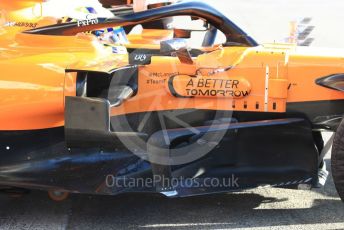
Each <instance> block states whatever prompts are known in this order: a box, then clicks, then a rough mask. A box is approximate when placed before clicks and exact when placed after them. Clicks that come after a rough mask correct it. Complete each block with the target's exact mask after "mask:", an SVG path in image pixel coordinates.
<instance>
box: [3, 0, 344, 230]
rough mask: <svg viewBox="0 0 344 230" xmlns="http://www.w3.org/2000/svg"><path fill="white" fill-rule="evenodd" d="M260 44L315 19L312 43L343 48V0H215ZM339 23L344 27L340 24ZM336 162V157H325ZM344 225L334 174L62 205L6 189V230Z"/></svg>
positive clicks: (79, 199)
mask: <svg viewBox="0 0 344 230" xmlns="http://www.w3.org/2000/svg"><path fill="white" fill-rule="evenodd" d="M208 2H210V3H212V4H214V5H215V6H216V7H217V8H219V9H220V10H222V11H223V12H224V13H225V14H226V15H228V17H230V18H231V19H233V21H235V22H236V23H237V24H239V25H240V26H241V27H242V28H244V29H245V30H246V31H247V32H248V33H249V34H250V35H252V36H253V37H255V38H256V40H258V41H259V42H273V41H282V40H283V39H284V38H285V37H287V36H288V23H289V21H291V20H295V19H297V18H300V17H312V18H313V23H314V25H315V26H316V28H315V30H314V31H313V33H312V34H311V36H313V37H314V38H315V41H314V43H313V46H322V47H341V48H342V47H344V33H343V32H342V30H341V28H342V26H343V25H342V22H343V21H344V20H343V19H344V14H343V9H344V1H341V0H336V1H335V0H330V1H320V0H314V1H307V0H291V1H281V0H260V1H258V0H246V1H242V0H235V1H232V0H231V1H227V0H226V1H220V0H212V1H208ZM338 28H339V30H337V29H338ZM326 165H327V168H328V169H329V168H330V156H329V155H327V157H326ZM246 228H249V229H254V230H258V229H259V230H260V229H288V230H292V229H344V204H343V203H342V202H341V201H340V199H339V198H338V195H337V193H336V191H335V188H334V184H333V181H332V179H331V176H330V177H329V180H328V181H327V184H326V185H325V187H323V188H318V189H313V190H286V189H275V188H264V189H255V190H248V191H243V192H239V193H229V194H220V195H207V196H199V197H192V198H180V199H167V198H164V197H162V196H159V195H137V194H126V195H120V196H115V197H111V196H89V195H72V196H71V197H70V198H69V199H68V200H66V201H64V202H61V203H56V202H53V201H51V200H50V199H49V198H48V197H47V194H46V193H45V192H38V191H35V192H32V193H30V194H28V195H25V196H23V197H22V198H19V199H13V198H9V197H8V196H6V195H3V194H1V195H0V229H82V230H84V229H246Z"/></svg>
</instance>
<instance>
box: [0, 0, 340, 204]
mask: <svg viewBox="0 0 344 230" xmlns="http://www.w3.org/2000/svg"><path fill="white" fill-rule="evenodd" d="M58 2H61V1H55V3H54V4H55V5H53V7H52V8H49V4H50V3H49V2H42V1H40V0H31V1H2V2H1V3H0V6H1V18H0V22H1V23H0V25H1V26H0V71H1V74H0V95H1V97H0V98H1V99H0V108H1V109H0V130H1V132H0V138H1V142H0V153H1V160H0V184H1V186H2V188H3V189H4V190H6V191H11V190H12V191H13V190H14V189H18V188H20V189H41V190H47V191H49V194H50V195H51V196H52V197H53V198H54V199H56V200H62V199H64V198H65V197H66V194H68V193H88V194H107V195H115V194H120V193H124V192H151V193H161V194H164V195H166V196H168V197H183V196H192V195H200V194H209V193H217V192H229V191H237V190H242V189H247V188H255V187H259V186H272V187H281V188H294V189H297V188H299V187H303V186H307V187H315V186H319V183H320V182H322V181H323V179H324V174H326V170H325V168H324V167H325V164H324V160H323V158H324V153H326V152H327V151H328V149H329V145H330V144H331V143H326V144H324V141H323V138H322V132H323V131H329V132H336V134H335V137H334V145H333V150H332V153H333V155H332V168H333V176H334V182H335V184H336V187H337V190H338V193H339V195H340V196H341V198H342V199H343V198H344V147H343V146H344V145H343V141H344V124H343V123H342V124H341V120H342V117H343V114H344V93H343V92H342V91H343V90H344V52H342V53H341V52H340V51H339V50H337V49H334V50H328V49H318V48H310V47H297V46H295V45H293V44H258V43H257V42H256V41H255V40H254V39H253V38H252V37H250V36H249V35H247V34H246V33H245V32H244V31H243V30H241V29H240V28H239V27H238V26H237V25H236V24H234V23H233V22H232V21H231V20H230V19H228V18H227V17H226V16H225V15H223V14H222V13H221V12H219V11H218V10H216V9H214V8H213V7H211V6H209V5H207V4H205V3H203V2H197V1H181V2H177V3H173V4H165V5H164V6H161V5H160V7H158V8H157V7H152V8H147V10H144V11H140V12H134V11H132V10H125V11H118V9H116V8H110V9H109V8H104V7H103V6H101V5H93V6H92V7H90V6H87V5H86V3H85V2H87V1H84V3H83V4H84V7H83V8H80V9H79V11H78V12H77V13H75V12H73V13H68V12H65V13H63V14H62V13H61V12H60V11H58V13H56V12H57V9H59V7H58ZM62 8H64V9H65V8H66V7H65V5H63V7H62ZM71 8H72V7H71ZM49 9H50V10H49ZM85 12H86V15H84V14H83V13H85ZM180 17H181V18H182V20H183V22H186V19H187V20H188V22H190V24H191V25H192V26H191V27H189V28H178V27H175V26H173V23H171V22H170V21H171V19H172V20H173V21H174V20H178V18H180ZM165 19H169V22H168V23H165V21H164V20H165ZM182 24H186V23H182ZM145 25H146V26H147V25H149V28H148V29H147V27H145ZM152 25H153V27H151V26H152ZM157 25H160V26H157ZM138 26H141V32H139V33H136V34H135V33H133V32H132V31H133V30H135V29H137V27H138ZM195 34H197V35H196V37H195ZM200 38H202V39H200ZM221 39H222V40H221Z"/></svg>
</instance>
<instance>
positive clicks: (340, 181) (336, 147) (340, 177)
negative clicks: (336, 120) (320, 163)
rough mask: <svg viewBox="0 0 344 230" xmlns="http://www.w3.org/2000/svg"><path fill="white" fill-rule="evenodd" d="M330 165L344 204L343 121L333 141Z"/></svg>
mask: <svg viewBox="0 0 344 230" xmlns="http://www.w3.org/2000/svg"><path fill="white" fill-rule="evenodd" d="M331 164H332V175H333V181H334V184H335V186H336V189H337V192H338V194H339V196H340V198H341V199H342V201H343V202H344V119H343V120H342V122H341V123H340V125H339V127H338V129H337V132H336V134H335V137H334V140H333V146H332V156H331Z"/></svg>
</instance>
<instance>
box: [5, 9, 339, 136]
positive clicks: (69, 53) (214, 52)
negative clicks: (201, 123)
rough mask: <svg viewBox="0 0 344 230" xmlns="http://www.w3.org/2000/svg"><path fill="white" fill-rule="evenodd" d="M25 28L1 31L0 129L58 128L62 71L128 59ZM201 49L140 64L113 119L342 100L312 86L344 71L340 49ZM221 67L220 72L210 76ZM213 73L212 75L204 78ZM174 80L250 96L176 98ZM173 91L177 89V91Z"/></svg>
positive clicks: (138, 44)
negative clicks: (234, 84) (230, 86)
mask: <svg viewBox="0 0 344 230" xmlns="http://www.w3.org/2000/svg"><path fill="white" fill-rule="evenodd" d="M36 4H39V3H36ZM7 7H8V6H7ZM13 7H14V8H17V7H19V6H14V5H13ZM9 15H10V16H11V17H18V18H20V20H26V18H25V17H24V16H23V15H21V16H18V12H17V11H16V10H13V11H10V13H9ZM7 16H8V15H7ZM12 19H13V18H11V20H12ZM5 20H7V19H5ZM28 20H29V22H31V23H36V22H37V23H38V24H37V26H41V25H45V24H51V23H54V21H55V19H51V18H34V19H33V18H31V19H30V18H29V19H28ZM0 22H1V21H0ZM27 29H28V28H26V27H21V26H18V27H14V26H4V25H2V26H0V70H1V75H0V107H1V110H0V130H31V129H44V128H52V127H59V126H63V125H64V97H65V96H74V95H75V93H76V86H75V85H76V73H66V69H78V70H91V71H100V72H109V71H111V70H113V69H116V68H118V67H122V66H126V65H128V55H126V54H123V55H118V54H113V53H112V51H111V47H105V46H104V45H103V44H102V43H101V42H100V41H99V40H97V39H96V38H95V37H93V35H85V34H78V35H77V36H47V35H32V34H24V33H21V31H24V30H27ZM171 32H172V31H161V30H149V31H148V30H147V31H144V34H142V35H132V36H129V40H130V41H131V44H129V45H128V46H127V47H128V48H151V49H157V48H158V47H159V42H158V41H160V40H164V39H167V38H170V37H171V36H172V35H173V34H172V33H171ZM155 40H158V41H157V42H154V41H155ZM203 50H204V51H207V52H206V53H204V54H202V55H199V56H198V57H197V58H193V61H194V64H191V65H190V64H183V63H181V62H180V61H179V59H178V58H177V57H172V56H171V57H166V56H153V57H152V60H151V64H150V65H146V66H140V67H139V78H138V86H139V87H138V93H137V94H136V96H135V97H133V98H131V99H129V100H127V101H126V102H125V103H124V104H122V105H121V106H119V107H115V108H113V109H112V111H111V112H112V115H119V114H127V113H137V112H146V111H156V110H173V109H186V108H190V109H212V110H235V111H254V112H285V111H286V105H287V103H288V102H307V101H322V100H343V99H344V94H343V93H342V92H339V91H335V90H331V89H328V88H324V87H321V86H318V85H316V84H315V80H316V79H317V78H320V77H323V76H327V75H331V74H335V73H344V52H343V53H341V54H339V53H338V51H336V50H334V51H331V50H319V51H318V50H317V49H313V48H301V47H295V46H292V45H284V44H269V45H262V46H258V47H221V46H216V47H212V48H205V49H203ZM228 67H231V68H228ZM226 68H228V69H226ZM222 69H226V70H225V71H224V72H221V71H220V73H216V72H217V71H219V70H222ZM212 71H213V72H214V73H216V74H213V75H211V74H210V75H208V76H207V75H206V74H204V73H207V72H208V73H209V72H212ZM175 75H196V76H198V77H199V78H204V79H206V78H214V77H219V78H223V79H228V80H231V79H232V80H233V79H241V80H242V82H245V83H243V84H244V85H246V89H247V90H248V89H249V91H250V92H249V94H248V95H247V96H244V97H240V98H238V97H237V98H235V97H234V98H232V97H216V98H214V97H202V96H195V97H193V98H178V97H175V96H173V95H172V94H171V92H170V90H169V88H168V87H167V86H166V85H167V82H168V80H169V79H170V77H172V76H175ZM178 87H179V89H177V90H178V91H182V90H183V89H182V88H180V87H181V86H178ZM215 88H216V87H215ZM244 88H245V87H244Z"/></svg>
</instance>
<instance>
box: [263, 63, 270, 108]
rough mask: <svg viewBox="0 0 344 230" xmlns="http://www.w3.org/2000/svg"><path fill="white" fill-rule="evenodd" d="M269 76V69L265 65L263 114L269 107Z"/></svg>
mask: <svg viewBox="0 0 344 230" xmlns="http://www.w3.org/2000/svg"><path fill="white" fill-rule="evenodd" d="M269 75H270V69H269V66H268V65H267V66H266V68H265V97H264V110H265V112H267V111H268V108H269V107H268V106H269Z"/></svg>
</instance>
